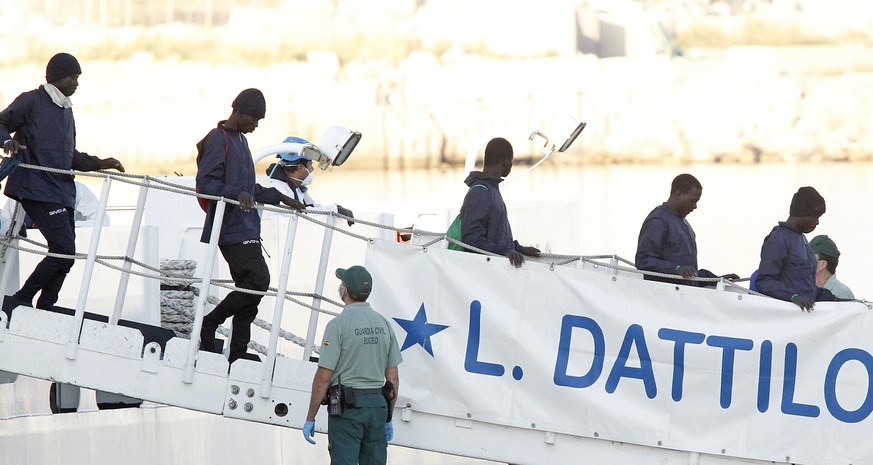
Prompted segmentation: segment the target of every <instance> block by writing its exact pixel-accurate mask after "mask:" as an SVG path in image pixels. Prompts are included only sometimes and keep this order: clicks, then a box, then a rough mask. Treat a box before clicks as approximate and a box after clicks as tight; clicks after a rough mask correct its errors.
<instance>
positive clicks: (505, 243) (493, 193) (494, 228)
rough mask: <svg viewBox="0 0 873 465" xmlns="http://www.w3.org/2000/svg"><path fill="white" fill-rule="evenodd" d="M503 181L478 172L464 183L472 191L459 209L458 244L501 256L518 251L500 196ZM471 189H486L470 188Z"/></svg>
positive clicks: (504, 205) (472, 173) (472, 172)
mask: <svg viewBox="0 0 873 465" xmlns="http://www.w3.org/2000/svg"><path fill="white" fill-rule="evenodd" d="M502 181H503V179H501V178H499V177H497V176H493V175H490V174H487V173H483V172H481V171H471V172H470V175H469V176H467V179H465V180H464V183H466V184H467V185H468V186H470V187H471V189H470V190H469V191H467V195H466V196H465V197H464V204H463V205H461V242H463V243H465V244H468V245H472V246H473V247H477V248H479V249H482V250H486V251H488V252H491V253H496V254H500V255H504V254H506V252H508V251H510V250H516V251H517V250H518V249H519V245H518V242H517V241H515V240H513V239H512V228H510V227H509V218H508V217H507V215H506V204H505V203H503V196H501V195H500V187H499V184H500V182H502ZM474 185H482V186H485V189H483V188H481V187H477V188H472V187H473V186H474Z"/></svg>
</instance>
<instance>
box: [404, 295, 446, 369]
mask: <svg viewBox="0 0 873 465" xmlns="http://www.w3.org/2000/svg"><path fill="white" fill-rule="evenodd" d="M394 321H396V322H397V324H398V325H400V327H401V328H403V329H404V330H405V331H406V339H405V340H404V341H403V347H401V348H400V351H401V352H403V351H404V350H406V349H408V348H410V347H412V346H413V345H415V344H418V345H420V346H421V347H423V348H424V350H426V351H427V353H429V354H430V356H431V357H433V346H431V344H430V337H431V336H433V335H434V334H436V333H438V332H440V331H442V330H444V329H446V328H448V326H446V325H437V324H433V323H428V322H427V314H426V313H425V310H424V302H422V304H421V308H419V309H418V313H416V314H415V318H414V319H412V320H404V319H402V318H394Z"/></svg>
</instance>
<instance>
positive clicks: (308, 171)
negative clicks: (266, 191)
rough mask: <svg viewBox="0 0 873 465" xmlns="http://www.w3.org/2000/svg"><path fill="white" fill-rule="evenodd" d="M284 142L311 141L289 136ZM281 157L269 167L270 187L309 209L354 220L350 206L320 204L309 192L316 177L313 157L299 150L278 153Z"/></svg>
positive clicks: (351, 222)
mask: <svg viewBox="0 0 873 465" xmlns="http://www.w3.org/2000/svg"><path fill="white" fill-rule="evenodd" d="M283 142H293V143H298V144H308V143H309V141H307V140H306V139H302V138H300V137H287V138H286V139H285V140H284V141H283ZM276 157H277V158H278V159H279V160H278V161H277V162H276V163H273V164H271V165H270V166H269V167H268V168H267V176H269V177H270V187H275V188H276V190H278V191H279V192H281V193H283V194H285V195H287V196H288V197H291V198H292V199H294V200H297V201H299V202H301V203H303V204H304V205H306V209H307V210H322V211H332V212H336V213H339V214H340V215H345V216H347V217H349V218H350V219H349V220H348V223H349V226H351V225H352V224H353V223H354V221H353V219H354V214H353V213H352V211H351V210H349V209H348V208H344V207H343V206H342V205H337V204H332V203H331V204H318V203H316V202H315V200H314V199H313V198H312V196H311V195H310V194H309V185H310V184H311V183H312V180H313V179H314V178H315V175H314V174H313V172H314V171H315V168H314V167H313V166H312V159H311V158H309V157H307V156H306V155H303V154H301V153H298V152H284V153H280V154H277V155H276Z"/></svg>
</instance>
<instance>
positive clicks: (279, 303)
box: [261, 213, 298, 399]
mask: <svg viewBox="0 0 873 465" xmlns="http://www.w3.org/2000/svg"><path fill="white" fill-rule="evenodd" d="M297 221H298V219H297V214H296V213H295V214H292V215H291V218H290V220H289V222H288V233H287V234H286V235H285V251H284V253H283V254H282V268H280V269H279V282H278V283H277V284H276V305H275V306H274V307H273V327H272V328H270V344H269V346H268V347H267V360H266V361H265V362H264V368H263V370H264V373H263V375H262V376H261V397H262V398H264V399H269V398H270V390H271V387H272V384H273V365H274V364H275V363H276V351H277V348H276V346H277V345H278V344H279V331H280V330H281V329H282V310H283V308H284V304H285V292H286V291H287V290H288V274H289V273H290V269H291V254H292V253H293V252H294V238H295V237H296V236H297Z"/></svg>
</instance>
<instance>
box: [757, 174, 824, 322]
mask: <svg viewBox="0 0 873 465" xmlns="http://www.w3.org/2000/svg"><path fill="white" fill-rule="evenodd" d="M825 210H826V208H825V200H824V197H822V196H821V194H819V193H818V191H816V190H815V189H814V188H812V187H809V186H807V187H801V188H800V189H798V191H797V193H795V194H794V197H792V199H791V207H790V208H789V212H788V219H787V220H785V221H784V222H781V221H780V222H779V224H778V225H777V226H776V227H774V228H773V230H772V231H770V234H769V235H767V237H766V238H764V244H763V245H762V246H761V263H760V264H759V265H758V270H757V271H756V272H755V275H756V276H755V277H754V278H753V283H752V287H753V289H755V290H757V291H758V292H761V293H762V294H766V295H769V296H770V297H775V298H777V299H780V300H786V301H790V302H793V303H794V304H796V305H797V306H798V307H800V309H801V310H804V311H812V309H813V307H815V302H816V301H817V300H818V301H822V300H835V299H834V296H833V294H832V293H831V292H830V291H828V290H826V289H821V288H819V287H817V286H816V284H815V268H816V264H817V260H816V258H815V253H814V252H813V251H812V249H811V248H810V247H809V243H808V242H807V241H806V236H804V234H807V233H811V232H812V231H813V230H815V228H816V226H818V220H819V218H821V216H822V215H824V213H825Z"/></svg>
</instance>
